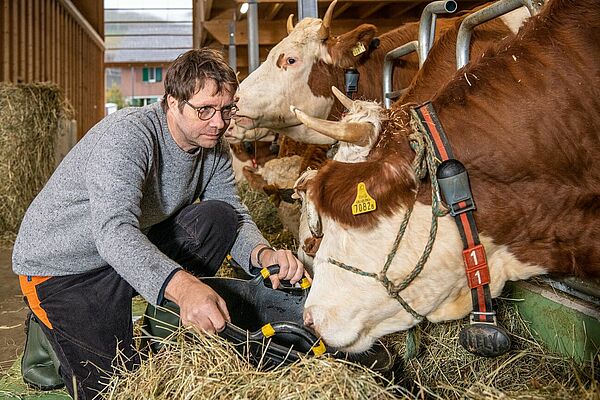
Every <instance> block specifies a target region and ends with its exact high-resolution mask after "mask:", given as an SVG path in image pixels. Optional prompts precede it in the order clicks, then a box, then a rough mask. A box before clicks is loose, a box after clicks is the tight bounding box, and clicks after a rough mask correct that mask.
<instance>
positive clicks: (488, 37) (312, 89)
mask: <svg viewBox="0 0 600 400" xmlns="http://www.w3.org/2000/svg"><path fill="white" fill-rule="evenodd" d="M335 3H336V2H335V1H334V2H332V3H331V5H330V7H329V9H328V11H327V13H326V15H325V17H324V18H323V21H321V20H320V19H315V18H305V19H303V20H302V21H300V22H299V23H298V24H297V25H296V26H295V27H291V26H290V23H288V36H287V37H286V38H284V39H283V40H282V41H281V42H280V43H278V44H277V45H276V46H275V47H274V48H273V49H272V50H271V51H270V52H269V55H268V57H267V60H266V61H265V62H264V63H263V64H262V65H261V66H260V67H259V68H258V69H256V70H255V71H254V72H253V73H251V74H250V75H249V76H248V77H247V78H246V79H244V80H243V81H242V83H241V84H240V88H239V92H238V95H239V98H240V99H239V102H238V106H239V107H240V111H239V113H238V117H237V118H236V120H235V121H233V122H232V124H231V126H230V129H229V130H228V132H227V135H229V136H232V137H237V138H242V139H243V138H246V137H247V134H246V133H245V130H246V129H253V128H256V127H259V128H260V127H264V128H270V129H273V130H276V131H278V132H280V133H282V134H284V135H287V136H289V137H291V138H293V139H294V140H297V141H301V142H306V143H316V144H330V143H332V140H331V139H330V138H328V137H326V136H323V135H321V134H319V133H318V132H315V131H313V130H311V129H307V128H306V126H304V125H302V124H301V123H300V121H298V119H297V118H296V117H295V115H294V114H293V113H291V112H290V111H289V106H290V105H292V104H293V105H294V106H296V107H299V108H301V109H302V110H304V112H306V113H307V114H308V115H310V116H313V117H317V118H328V117H329V119H338V118H339V116H340V115H341V113H342V111H343V108H342V107H341V104H339V103H336V102H335V98H334V97H333V96H332V95H331V91H330V90H329V88H330V87H331V86H336V87H338V88H343V87H344V69H345V68H349V67H353V68H356V69H357V70H358V71H359V73H360V74H361V78H360V81H359V85H358V92H356V93H355V95H354V97H355V98H359V99H367V100H377V101H382V90H383V89H382V87H383V84H382V72H383V63H384V58H385V55H386V54H387V53H388V52H389V51H391V50H393V49H395V48H397V47H399V46H401V45H403V44H405V43H408V42H410V41H413V40H416V39H417V36H418V30H419V25H418V23H417V22H414V23H407V24H405V25H403V26H402V27H400V28H397V29H395V30H393V31H390V32H387V33H385V34H383V35H381V36H379V37H378V38H379V46H378V47H377V48H372V47H370V46H369V45H370V43H371V41H372V40H373V38H374V37H375V36H376V33H377V30H376V27H375V26H373V25H369V24H363V25H360V26H359V27H357V28H355V29H354V30H352V31H350V32H347V33H345V34H343V35H340V36H337V37H333V36H330V34H329V27H330V25H331V15H332V12H333V7H334V6H335ZM466 15H468V12H463V13H461V14H460V15H458V16H456V17H453V18H440V19H438V24H437V28H436V40H437V38H440V37H441V36H442V33H443V32H445V31H446V30H447V29H451V30H453V31H454V36H456V32H457V30H458V24H460V22H461V21H462V19H464V17H465V16H466ZM527 16H528V12H527V11H526V9H525V8H524V7H523V8H521V9H519V10H516V11H514V12H512V13H509V14H507V15H505V16H503V17H502V18H501V19H498V20H493V21H490V22H487V23H486V24H483V25H482V26H480V27H478V28H476V29H475V31H474V35H473V40H472V43H473V48H472V51H471V54H472V57H473V58H475V57H478V56H479V55H480V54H481V53H482V52H483V49H484V48H486V47H488V46H489V45H490V44H491V43H494V42H495V41H498V40H500V39H501V38H502V37H506V36H508V35H511V34H514V33H515V32H516V31H517V30H518V27H519V26H520V25H521V23H522V22H523V21H524V19H525V18H526V17H527ZM288 22H289V21H288ZM448 43H450V45H449V46H446V47H444V48H443V51H435V46H434V47H433V48H432V50H431V52H430V54H431V55H433V56H434V57H435V58H436V61H435V63H433V65H436V66H437V67H438V68H437V69H435V73H436V74H438V75H436V76H432V78H433V79H435V80H436V82H446V81H447V79H449V77H450V76H451V72H453V71H454V70H455V68H454V66H453V65H454V59H455V55H454V54H455V51H454V46H455V44H454V43H455V42H451V41H448ZM359 44H360V45H362V46H363V48H364V49H365V50H366V51H365V52H364V53H361V54H359V55H357V56H354V55H353V49H354V48H355V47H356V46H358V45H359ZM418 64H419V63H418V58H417V56H416V54H415V53H413V54H411V55H408V56H406V57H404V58H402V59H399V60H397V61H396V62H395V73H394V82H393V87H394V88H406V87H408V86H409V85H410V83H411V81H412V79H413V78H414V76H415V74H416V73H417V71H418ZM444 71H445V72H444ZM425 76H431V75H425ZM440 84H441V83H440Z"/></svg>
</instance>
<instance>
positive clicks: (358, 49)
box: [352, 42, 367, 57]
mask: <svg viewBox="0 0 600 400" xmlns="http://www.w3.org/2000/svg"><path fill="white" fill-rule="evenodd" d="M365 51H367V49H366V48H365V45H364V44H362V42H357V43H356V44H355V45H354V47H353V48H352V55H353V56H354V57H356V56H359V55H361V54H362V53H364V52H365Z"/></svg>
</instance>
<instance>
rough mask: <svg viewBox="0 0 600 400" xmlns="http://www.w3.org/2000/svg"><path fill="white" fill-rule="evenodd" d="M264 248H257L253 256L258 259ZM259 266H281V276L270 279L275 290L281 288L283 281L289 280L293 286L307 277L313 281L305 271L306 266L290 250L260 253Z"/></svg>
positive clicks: (272, 276) (271, 250) (269, 250)
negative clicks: (257, 256) (258, 254)
mask: <svg viewBox="0 0 600 400" xmlns="http://www.w3.org/2000/svg"><path fill="white" fill-rule="evenodd" d="M263 247H265V246H263V245H261V246H257V248H255V249H254V251H253V252H252V253H253V256H254V257H256V254H257V253H258V250H260V249H261V248H263ZM257 264H259V265H262V266H263V267H268V266H271V265H275V264H278V265H279V274H277V275H271V276H270V277H269V279H271V283H272V284H273V289H277V288H278V287H279V285H280V283H281V280H288V281H290V283H292V284H294V283H296V282H298V281H299V280H300V279H302V277H303V276H306V277H307V278H308V279H309V280H311V278H310V276H308V274H306V271H305V270H304V264H302V262H301V261H300V260H298V259H297V258H296V257H295V256H294V255H293V254H292V252H291V251H290V250H273V249H270V248H269V249H266V250H263V251H262V252H261V253H260V260H257Z"/></svg>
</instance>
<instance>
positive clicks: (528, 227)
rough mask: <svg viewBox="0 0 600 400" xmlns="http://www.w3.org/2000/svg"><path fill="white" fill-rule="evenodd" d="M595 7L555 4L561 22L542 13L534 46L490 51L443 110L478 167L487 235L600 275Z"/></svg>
mask: <svg viewBox="0 0 600 400" xmlns="http://www.w3.org/2000/svg"><path fill="white" fill-rule="evenodd" d="M585 3H588V2H585V1H583V2H572V1H564V0H559V1H555V2H553V3H550V4H549V5H548V6H547V8H546V10H545V11H546V12H548V11H549V10H548V8H551V7H553V8H554V10H553V11H552V12H553V17H552V18H548V17H547V16H545V15H542V16H541V18H540V20H541V21H544V23H543V24H542V23H539V22H540V20H538V21H536V22H538V23H537V24H535V30H533V29H529V28H532V25H526V27H525V28H526V32H525V35H527V40H522V41H514V42H512V43H511V46H510V47H509V48H508V51H505V50H503V49H502V48H500V47H497V48H495V49H492V50H491V51H489V52H488V55H486V58H487V59H488V60H487V61H486V58H484V59H482V60H481V62H479V63H476V64H474V65H471V66H468V67H467V68H465V69H464V70H463V71H462V73H461V74H460V75H458V76H457V77H455V79H453V80H452V81H451V82H450V83H449V84H448V85H447V86H446V87H445V88H444V89H443V90H442V91H441V92H440V94H439V95H438V96H437V97H436V98H435V99H434V101H433V105H434V107H435V109H436V110H437V112H438V115H439V118H440V121H441V122H442V125H443V126H444V129H445V130H446V133H447V135H448V138H449V140H450V143H451V144H452V147H453V150H454V153H455V156H456V158H457V159H459V160H461V161H462V162H463V163H464V164H465V166H466V167H467V169H468V171H469V175H470V178H471V185H472V190H473V193H474V197H475V202H476V203H477V212H476V213H475V218H476V220H477V223H478V225H479V228H480V231H481V232H482V233H483V234H486V235H488V236H490V237H492V238H493V239H494V241H495V242H496V243H497V244H499V245H506V246H508V248H509V249H510V251H511V252H512V253H513V254H515V255H518V258H519V259H520V260H521V261H524V262H528V263H531V264H540V265H547V266H548V267H549V268H550V272H553V271H562V272H563V273H564V272H566V271H569V272H570V273H578V272H580V271H581V270H582V269H583V268H588V271H590V272H591V275H596V276H598V275H600V270H599V269H598V268H596V271H591V270H592V268H591V267H590V265H591V266H594V265H595V266H597V265H600V249H598V250H596V248H595V247H594V246H593V245H591V243H595V241H596V240H597V238H596V237H597V232H600V209H599V208H598V207H597V204H598V201H600V189H599V187H598V185H597V182H598V181H599V180H600V160H599V159H598V157H597V154H598V152H600V142H599V140H598V136H597V131H596V130H595V129H593V127H594V126H596V127H597V126H600V117H599V116H598V114H597V113H591V114H590V113H589V110H598V109H599V107H600V102H599V101H598V97H597V92H596V93H595V91H596V90H597V84H596V85H594V84H592V83H591V82H595V79H596V82H597V74H598V73H599V69H598V65H597V64H596V62H595V60H597V59H598V57H600V54H599V53H598V51H599V49H598V46H595V47H594V49H595V50H591V48H590V47H589V45H587V44H586V43H588V44H589V37H590V35H591V34H592V31H593V30H594V29H597V27H598V25H599V22H598V21H593V20H591V19H590V20H589V21H586V20H585V18H586V17H585V15H589V14H591V15H592V16H593V15H595V14H594V13H593V12H589V13H588V12H585V11H583V9H585V7H588V8H590V9H596V10H597V9H598V5H593V4H585ZM589 3H592V2H591V0H590V2H589ZM580 8H581V9H580ZM574 16H577V17H576V18H575V17H574ZM592 18H597V15H596V17H592ZM557 21H560V22H557ZM527 29H528V30H527ZM586 29H587V30H589V32H587V31H586ZM548 37H553V38H556V40H555V41H553V45H552V47H551V48H550V47H549V46H545V47H544V49H539V48H537V47H536V46H538V45H537V43H547V40H548ZM566 37H568V38H569V39H568V41H567V40H562V39H561V38H566ZM516 63H518V67H513V65H515V64H516ZM540 65H543V66H544V72H543V73H541V72H540V69H539V68H540ZM594 75H595V76H596V78H595V77H594ZM586 82H588V83H590V84H586ZM557 85H558V86H560V89H557V90H553V88H556V86H557ZM541 99H543V101H542V100H541ZM532 104H535V110H536V111H535V112H529V111H527V110H529V109H530V108H531V105H532ZM465 110H469V114H470V115H469V114H467V113H466V112H465ZM474 116H476V118H474ZM583 121H585V122H583Z"/></svg>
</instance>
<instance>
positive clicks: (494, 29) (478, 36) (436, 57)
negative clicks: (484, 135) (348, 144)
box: [294, 6, 529, 267]
mask: <svg viewBox="0 0 600 400" xmlns="http://www.w3.org/2000/svg"><path fill="white" fill-rule="evenodd" d="M483 7H484V6H482V7H481V8H483ZM481 8H478V9H481ZM478 9H476V10H478ZM476 10H475V11H476ZM466 15H468V14H465V15H461V16H459V17H457V18H454V19H452V20H450V21H448V23H447V25H448V28H447V29H445V30H443V31H442V32H441V34H440V35H439V38H438V40H437V41H436V44H435V46H433V48H432V49H431V50H430V52H429V54H428V57H427V59H426V60H425V62H424V63H423V66H422V67H421V69H419V71H418V72H417V74H416V75H415V77H414V78H413V80H412V82H411V84H410V86H409V87H408V88H406V90H405V91H404V93H403V94H402V96H401V97H400V99H399V100H398V101H397V103H398V104H405V103H420V102H423V101H426V100H428V99H430V98H431V96H433V95H434V94H435V92H436V91H437V90H438V89H439V88H440V87H442V86H443V85H444V84H445V83H446V82H447V81H449V80H450V79H451V78H452V77H453V76H454V73H455V72H456V64H455V61H454V60H455V58H454V54H455V52H456V39H457V36H458V30H459V28H460V24H461V23H462V21H463V20H464V17H465V16H466ZM528 17H529V11H528V10H527V9H526V8H525V7H521V8H519V9H517V10H515V11H512V12H510V13H508V14H506V15H504V16H502V17H501V18H497V19H492V20H491V21H488V22H486V23H484V24H482V25H481V26H479V27H477V28H476V29H475V30H474V32H473V36H472V41H471V49H470V53H471V54H472V56H473V57H474V58H478V57H482V56H483V55H484V54H485V50H486V49H487V48H488V47H490V46H491V45H492V44H493V43H496V42H498V41H500V40H502V39H506V38H509V37H512V35H513V34H514V33H516V32H517V31H518V29H519V27H520V26H521V25H522V24H523V22H524V21H525V20H526V19H527V18H528ZM340 104H341V102H340ZM346 107H350V106H349V105H346ZM333 140H336V139H333ZM343 146H344V145H343ZM344 157H345V155H344V152H342V153H341V154H340V156H338V157H335V158H334V160H338V161H348V160H346V159H344ZM303 171H304V170H303ZM313 175H314V171H313V172H310V173H309V174H308V175H306V176H304V177H300V178H299V179H298V180H297V182H296V184H295V186H294V190H295V192H296V194H295V195H294V196H295V198H298V199H303V198H304V193H305V189H306V183H307V182H308V181H309V180H310V177H312V176H313ZM300 219H301V220H302V216H301V217H300ZM302 221H303V222H302V223H301V224H300V226H299V231H300V232H299V238H303V240H301V241H300V247H299V248H298V254H299V256H300V258H301V259H302V261H303V263H304V264H305V265H308V266H309V267H312V261H313V260H312V258H313V257H314V255H315V252H316V250H317V249H318V246H319V244H320V241H321V238H320V237H316V236H315V235H309V234H308V233H309V231H308V226H307V225H306V222H305V221H304V220H302Z"/></svg>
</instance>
